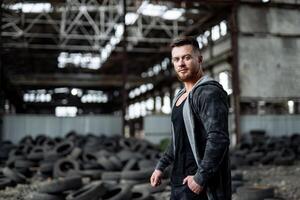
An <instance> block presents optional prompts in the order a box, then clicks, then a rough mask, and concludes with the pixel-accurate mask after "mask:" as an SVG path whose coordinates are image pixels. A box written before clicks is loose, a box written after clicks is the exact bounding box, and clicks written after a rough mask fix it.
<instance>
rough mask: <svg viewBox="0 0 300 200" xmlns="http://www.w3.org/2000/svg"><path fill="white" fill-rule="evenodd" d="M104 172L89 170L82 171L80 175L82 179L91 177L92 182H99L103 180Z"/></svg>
mask: <svg viewBox="0 0 300 200" xmlns="http://www.w3.org/2000/svg"><path fill="white" fill-rule="evenodd" d="M102 173H103V170H101V169H88V170H80V171H79V174H80V176H82V177H89V178H91V179H92V180H99V179H101V176H102Z"/></svg>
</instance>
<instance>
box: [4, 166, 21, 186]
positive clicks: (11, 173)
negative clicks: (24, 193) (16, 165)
mask: <svg viewBox="0 0 300 200" xmlns="http://www.w3.org/2000/svg"><path fill="white" fill-rule="evenodd" d="M3 174H4V176H6V177H7V178H9V179H11V180H13V181H14V182H16V183H26V182H27V181H26V177H25V176H24V175H23V174H21V173H19V172H17V171H16V170H13V169H10V168H8V167H5V168H4V169H3Z"/></svg>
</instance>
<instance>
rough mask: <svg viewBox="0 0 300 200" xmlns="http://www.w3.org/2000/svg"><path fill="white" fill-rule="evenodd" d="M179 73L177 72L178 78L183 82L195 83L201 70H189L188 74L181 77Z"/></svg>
mask: <svg viewBox="0 0 300 200" xmlns="http://www.w3.org/2000/svg"><path fill="white" fill-rule="evenodd" d="M179 73H180V72H179ZM179 73H177V72H176V76H177V78H178V80H179V81H181V82H188V81H195V80H197V79H198V78H199V70H197V69H195V68H194V69H193V70H189V71H188V73H187V74H184V75H181V76H180V75H179Z"/></svg>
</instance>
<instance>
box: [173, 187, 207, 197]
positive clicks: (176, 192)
mask: <svg viewBox="0 0 300 200" xmlns="http://www.w3.org/2000/svg"><path fill="white" fill-rule="evenodd" d="M170 200H207V197H206V193H205V191H202V192H201V193H200V194H196V193H194V192H193V191H191V190H190V188H189V187H188V186H187V185H179V186H174V185H172V187H171V198H170Z"/></svg>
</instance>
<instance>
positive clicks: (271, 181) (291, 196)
mask: <svg viewBox="0 0 300 200" xmlns="http://www.w3.org/2000/svg"><path fill="white" fill-rule="evenodd" d="M235 171H238V172H241V173H242V174H243V177H244V180H245V185H246V186H255V185H263V186H271V187H274V189H275V196H276V197H282V198H283V199H286V200H300V180H299V179H300V161H297V162H296V163H295V164H294V165H291V166H274V165H260V164H259V165H255V166H243V167H239V168H238V169H237V170H235ZM233 199H237V198H236V197H235V195H234V198H233Z"/></svg>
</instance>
